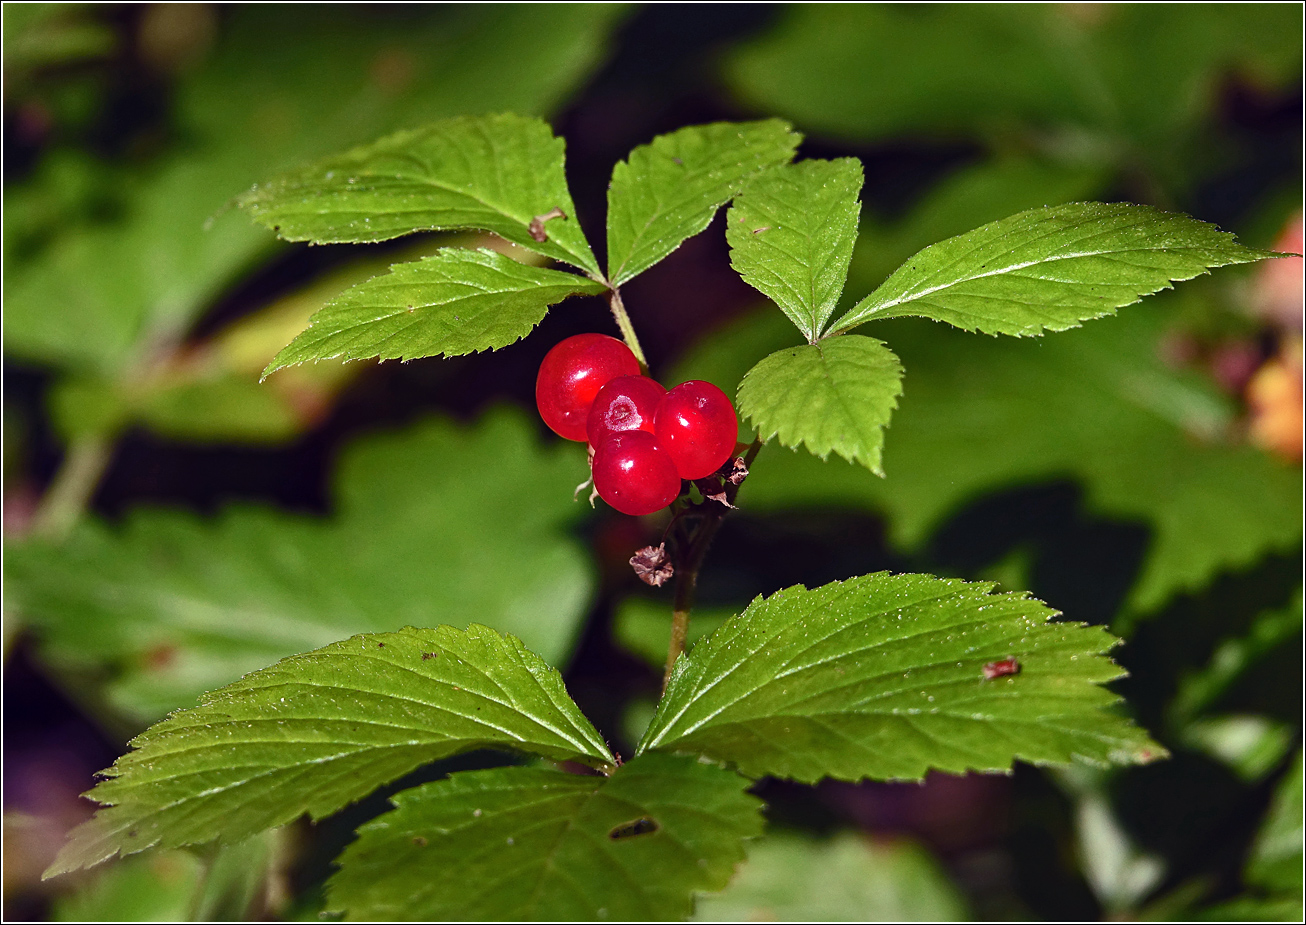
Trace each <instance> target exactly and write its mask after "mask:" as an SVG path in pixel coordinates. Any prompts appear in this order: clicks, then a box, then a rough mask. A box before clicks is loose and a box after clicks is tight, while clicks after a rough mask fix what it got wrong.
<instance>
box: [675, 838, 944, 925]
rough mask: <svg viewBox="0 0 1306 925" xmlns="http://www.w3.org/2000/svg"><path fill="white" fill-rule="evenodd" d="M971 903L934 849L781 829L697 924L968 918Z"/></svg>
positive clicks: (757, 846) (704, 904)
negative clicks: (808, 835)
mask: <svg viewBox="0 0 1306 925" xmlns="http://www.w3.org/2000/svg"><path fill="white" fill-rule="evenodd" d="M969 918H970V916H969V915H968V914H967V910H966V903H965V900H964V899H963V898H962V896H961V895H960V894H959V893H958V891H957V888H956V887H955V886H953V885H952V883H951V882H950V881H949V880H948V878H947V875H946V874H944V872H943V871H942V870H941V869H940V868H939V864H938V862H937V861H936V860H935V859H934V858H933V857H931V856H930V854H929V853H928V852H927V851H924V850H922V849H921V848H920V847H919V846H917V845H914V844H912V843H911V842H909V841H903V840H894V841H868V840H866V839H863V838H859V837H858V836H856V835H853V834H851V833H843V834H841V835H838V836H836V837H834V838H832V839H830V840H828V841H825V842H820V841H815V840H813V839H809V838H804V837H802V836H798V835H795V834H792V833H784V832H773V833H770V834H769V835H768V837H767V838H766V839H765V840H763V841H759V842H756V843H754V844H753V846H752V848H751V849H750V850H749V852H748V862H747V863H746V864H745V865H744V866H743V867H742V868H741V869H740V871H739V873H738V874H736V876H735V879H734V880H733V881H731V884H730V887H729V889H727V890H725V891H724V892H722V893H718V894H715V895H711V896H704V897H703V898H702V899H700V900H699V903H698V907H697V909H696V911H695V914H694V921H696V922H802V921H820V922H964V921H968V920H969Z"/></svg>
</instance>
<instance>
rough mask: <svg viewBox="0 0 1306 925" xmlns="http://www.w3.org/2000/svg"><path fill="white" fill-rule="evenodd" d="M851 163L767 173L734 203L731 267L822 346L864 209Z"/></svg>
mask: <svg viewBox="0 0 1306 925" xmlns="http://www.w3.org/2000/svg"><path fill="white" fill-rule="evenodd" d="M861 188H862V164H861V161H859V160H857V159H856V158H853V157H846V158H842V159H840V160H836V161H816V160H813V161H802V162H801V163H798V164H791V165H788V166H784V167H776V168H773V169H772V170H768V171H766V172H765V173H763V174H761V175H760V176H758V177H757V178H756V179H754V180H752V181H750V182H749V184H748V186H747V187H745V189H744V192H743V193H741V194H740V195H738V196H736V197H735V202H734V205H732V206H731V207H730V213H729V217H728V219H727V220H726V240H727V241H729V242H730V265H731V266H733V267H734V268H735V269H736V270H737V271H739V275H740V276H742V277H743V278H744V282H746V283H748V284H749V285H750V286H752V287H754V288H755V289H757V290H759V291H760V292H761V293H762V294H763V295H765V296H767V297H769V298H770V299H771V300H772V301H773V302H775V304H776V305H778V306H780V308H781V310H782V311H783V312H784V313H785V314H786V315H788V316H789V320H790V321H792V322H793V323H794V324H796V325H797V326H798V330H800V331H802V332H803V336H804V337H806V338H807V340H808V342H809V343H816V340H817V338H819V337H820V336H821V331H822V330H823V329H824V328H825V323H826V322H827V321H829V320H830V315H831V314H833V313H834V307H835V304H836V303H837V302H838V301H839V295H840V294H841V293H842V292H843V286H844V281H845V280H846V279H847V278H848V263H849V261H851V260H852V253H853V244H854V242H855V241H856V240H857V218H858V215H859V214H860V212H861V204H860V203H859V202H858V201H857V194H858V192H860V191H861Z"/></svg>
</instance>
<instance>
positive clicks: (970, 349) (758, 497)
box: [675, 284, 1301, 615]
mask: <svg viewBox="0 0 1306 925" xmlns="http://www.w3.org/2000/svg"><path fill="white" fill-rule="evenodd" d="M1193 285H1198V284H1190V287H1189V288H1191V287H1192V286H1193ZM1191 297H1192V298H1194V299H1205V298H1206V297H1207V296H1206V294H1205V293H1204V292H1202V291H1198V292H1194V293H1192V295H1191ZM1187 298H1189V296H1188V295H1186V294H1185V293H1184V292H1183V290H1181V291H1180V292H1178V293H1171V294H1166V295H1162V296H1158V297H1157V301H1156V303H1155V305H1154V306H1152V307H1149V309H1148V310H1147V311H1138V312H1126V313H1123V314H1121V315H1119V316H1117V317H1115V318H1113V319H1110V320H1108V321H1103V322H1100V323H1098V324H1095V325H1089V326H1087V327H1084V328H1081V329H1079V330H1075V331H1069V332H1066V333H1064V334H1060V335H1058V336H1056V337H1053V338H1044V339H1042V340H1039V341H1027V340H1015V339H1008V338H976V337H973V336H971V335H969V334H966V333H963V332H961V331H958V330H956V329H954V328H951V327H948V326H945V325H939V324H933V323H930V322H926V321H919V320H912V319H903V320H896V321H892V322H888V323H886V326H885V330H883V331H881V332H877V333H880V334H882V335H883V336H884V338H885V340H887V341H888V342H889V343H891V344H892V345H893V349H894V352H895V353H897V354H898V355H899V356H901V357H902V361H903V364H904V366H905V367H906V368H907V369H908V370H909V373H908V375H907V379H906V383H905V385H906V391H905V394H904V396H903V398H902V399H901V403H900V407H899V408H898V410H897V411H896V412H894V417H893V430H892V436H891V438H890V439H889V440H888V442H887V444H886V446H885V450H884V459H883V466H884V470H885V473H886V475H887V478H885V479H878V478H875V477H874V476H872V475H871V474H870V473H868V472H867V471H866V470H865V469H864V468H862V467H861V466H857V465H848V464H846V463H844V462H843V461H841V460H834V459H832V460H830V461H829V462H826V463H822V462H821V461H820V460H818V459H814V458H812V457H810V456H808V455H807V454H805V453H773V452H771V451H769V450H768V451H764V452H763V453H762V455H761V456H759V457H758V460H757V464H756V465H755V466H753V467H752V474H751V475H749V477H748V481H747V482H746V483H745V484H744V486H743V488H742V490H741V492H740V501H739V504H741V505H743V506H744V507H746V508H747V509H749V510H752V511H757V512H765V511H777V510H787V509H793V508H795V507H803V506H809V507H810V506H817V507H830V506H837V507H841V508H844V509H855V510H862V511H869V512H872V513H875V514H877V515H880V516H884V517H885V518H886V521H887V526H888V537H889V540H890V542H891V543H892V544H893V545H894V546H895V547H896V548H898V549H900V550H903V551H919V550H920V549H921V548H922V547H923V545H924V544H925V543H926V542H927V541H928V539H929V537H930V536H931V535H932V534H933V532H934V531H935V530H937V529H938V528H939V527H940V526H941V525H942V524H943V523H945V522H946V520H947V518H948V517H949V516H951V515H952V514H954V513H955V512H956V511H957V510H958V509H959V508H961V507H963V506H965V505H969V504H974V503H976V502H978V501H979V500H980V499H982V498H984V497H985V496H986V495H988V494H990V493H992V492H996V491H1002V490H1006V489H1009V488H1011V487H1012V486H1017V485H1031V484H1032V485H1039V484H1047V483H1049V482H1054V481H1064V480H1067V479H1069V480H1072V481H1073V482H1075V483H1077V484H1078V485H1080V486H1082V489H1083V504H1084V507H1085V509H1086V511H1088V512H1089V513H1091V515H1092V516H1095V517H1107V518H1111V519H1115V520H1120V521H1125V522H1133V523H1141V524H1143V525H1145V526H1147V527H1148V528H1149V530H1150V532H1151V539H1150V541H1149V542H1148V545H1147V547H1146V549H1145V550H1144V551H1143V553H1142V561H1141V563H1140V566H1139V572H1138V577H1137V579H1136V580H1135V583H1134V585H1133V587H1132V588H1130V589H1129V594H1128V598H1127V599H1126V601H1125V606H1126V608H1127V609H1128V610H1129V611H1131V612H1133V613H1135V614H1143V613H1147V612H1150V611H1153V610H1154V609H1155V608H1157V607H1159V606H1160V605H1162V604H1164V603H1165V601H1166V600H1167V599H1168V598H1169V597H1170V596H1171V595H1173V594H1176V593H1179V592H1182V591H1196V590H1198V589H1200V588H1202V587H1205V586H1206V584H1207V583H1208V582H1209V580H1210V579H1211V577H1213V576H1214V575H1215V574H1217V573H1219V572H1221V571H1232V570H1236V569H1241V568H1246V567H1247V566H1249V565H1251V564H1252V563H1254V562H1256V561H1258V560H1259V559H1260V558H1261V557H1262V556H1264V555H1265V554H1266V553H1268V552H1271V551H1275V550H1282V551H1287V550H1290V549H1292V548H1293V547H1294V546H1295V545H1296V544H1297V543H1299V542H1300V538H1301V471H1300V469H1298V468H1297V467H1294V466H1290V465H1287V464H1284V463H1280V462H1279V461H1278V460H1276V459H1274V458H1273V457H1271V456H1270V455H1269V454H1267V453H1264V452H1262V451H1260V450H1258V449H1256V448H1255V447H1251V446H1247V445H1246V444H1245V443H1242V442H1241V441H1238V440H1236V439H1234V438H1231V437H1230V436H1229V434H1230V431H1231V428H1232V424H1233V420H1234V418H1233V412H1232V409H1230V407H1229V402H1228V399H1227V398H1226V397H1225V396H1223V395H1221V394H1220V391H1219V390H1218V389H1217V388H1216V386H1215V385H1214V383H1212V382H1211V381H1210V380H1209V379H1208V378H1206V377H1204V376H1202V375H1201V374H1199V373H1197V372H1194V371H1188V370H1177V369H1175V368H1173V367H1172V366H1171V365H1169V364H1168V363H1166V362H1165V361H1164V360H1163V359H1162V356H1163V349H1164V345H1165V343H1166V340H1167V338H1168V336H1169V334H1168V331H1169V330H1170V329H1171V328H1172V327H1174V326H1175V325H1176V324H1177V322H1178V317H1177V314H1176V313H1177V310H1178V309H1179V308H1180V307H1181V306H1182V305H1183V304H1184V303H1185V300H1186V299H1187ZM1210 307H1211V310H1213V311H1224V309H1223V308H1220V307H1219V305H1218V304H1212V305H1211V306H1210ZM793 339H794V333H793V328H792V327H791V326H790V324H789V322H788V321H787V320H786V319H784V318H781V317H780V316H779V314H778V313H775V312H762V313H759V314H758V315H756V316H754V317H751V318H748V319H746V320H743V321H741V322H739V323H737V324H735V325H734V326H732V327H730V328H727V329H726V330H724V331H720V332H717V333H716V334H714V335H713V337H712V338H711V340H710V341H708V342H705V343H704V345H703V346H702V347H701V348H700V349H698V350H697V351H695V352H694V354H693V355H692V356H690V357H688V358H687V359H686V361H685V362H684V363H682V364H681V365H680V367H679V368H678V369H676V370H675V377H677V378H681V379H706V380H708V381H712V382H722V383H726V382H735V381H738V380H739V377H741V376H742V375H743V374H744V373H745V372H746V371H747V370H748V368H749V365H750V364H751V363H753V362H754V358H755V357H757V356H760V355H763V354H764V353H766V352H768V351H773V350H777V349H780V348H782V347H784V346H785V345H786V344H788V343H792V342H793ZM836 340H837V339H836ZM1007 552H1008V550H995V558H997V557H998V556H1001V555H1005V554H1006V553H1007ZM1072 615H1073V614H1072Z"/></svg>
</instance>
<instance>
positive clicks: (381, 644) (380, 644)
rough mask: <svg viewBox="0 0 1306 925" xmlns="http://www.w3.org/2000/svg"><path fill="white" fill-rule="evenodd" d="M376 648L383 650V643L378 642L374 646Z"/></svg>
mask: <svg viewBox="0 0 1306 925" xmlns="http://www.w3.org/2000/svg"><path fill="white" fill-rule="evenodd" d="M376 647H377V648H378V649H384V648H385V643H384V642H378V643H377V644H376Z"/></svg>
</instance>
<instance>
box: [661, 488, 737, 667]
mask: <svg viewBox="0 0 1306 925" xmlns="http://www.w3.org/2000/svg"><path fill="white" fill-rule="evenodd" d="M712 504H713V506H715V507H718V508H720V509H721V513H720V514H714V515H713V516H709V517H707V518H706V519H705V520H704V521H703V522H702V523H701V524H699V527H698V529H697V530H695V531H694V533H693V535H692V536H691V537H690V540H689V544H688V549H687V550H686V551H685V555H684V557H683V561H681V562H678V563H676V587H675V594H674V596H673V599H672V600H673V602H672V605H671V607H672V610H671V642H670V644H669V645H668V646H667V668H666V671H665V672H664V673H663V675H662V691H663V693H666V689H667V682H669V681H670V680H671V669H672V668H674V667H675V666H676V659H678V658H680V656H681V655H683V654H684V653H685V640H686V638H687V637H688V636H689V612H690V611H691V610H692V609H693V608H694V592H695V591H696V590H697V589H698V570H699V569H700V568H702V567H703V559H704V557H705V556H706V555H707V547H708V545H709V544H710V543H711V542H712V537H713V536H715V535H716V531H717V528H718V527H720V526H721V520H722V518H723V517H724V515H725V512H726V510H727V508H725V507H723V506H722V505H719V504H716V502H712Z"/></svg>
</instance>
